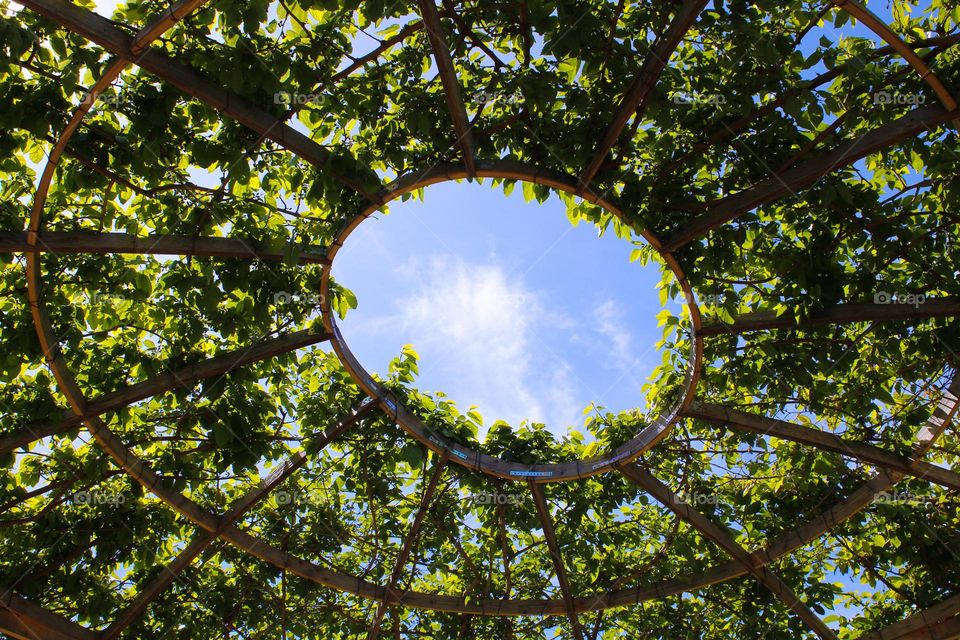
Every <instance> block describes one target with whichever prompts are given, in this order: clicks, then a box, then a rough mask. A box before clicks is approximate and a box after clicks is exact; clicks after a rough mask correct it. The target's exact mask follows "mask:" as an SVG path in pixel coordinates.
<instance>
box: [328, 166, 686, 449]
mask: <svg viewBox="0 0 960 640" xmlns="http://www.w3.org/2000/svg"><path fill="white" fill-rule="evenodd" d="M521 192H522V189H521V188H517V189H515V190H513V192H512V193H511V194H510V195H509V196H506V197H505V196H504V194H503V193H502V192H501V191H500V190H499V189H493V188H491V187H490V186H489V185H485V184H484V185H481V184H476V183H473V184H470V183H459V184H457V183H453V182H448V183H444V184H439V185H435V186H433V187H430V188H429V189H427V190H425V191H424V194H423V195H424V198H423V200H420V199H409V200H407V201H405V202H395V203H393V204H392V205H391V206H390V208H389V214H388V215H381V214H377V215H375V216H373V217H371V219H369V220H368V221H367V222H365V223H364V224H362V225H360V226H359V227H358V228H357V230H356V231H355V232H354V233H353V234H352V235H351V237H350V241H349V242H348V243H346V245H345V246H344V248H343V249H342V250H340V252H339V253H338V254H337V258H336V261H335V263H334V266H333V276H334V277H335V278H336V280H337V282H339V283H340V284H342V285H344V286H346V287H348V288H349V289H350V290H351V291H352V292H353V293H354V294H355V295H356V298H357V302H358V304H357V307H356V309H353V310H351V311H350V313H349V314H348V315H347V317H346V318H344V319H343V320H342V321H340V322H339V323H338V324H339V326H340V330H341V332H342V334H343V337H344V339H345V340H346V341H347V342H348V343H349V345H350V348H351V350H352V351H353V353H354V355H355V356H356V357H357V359H358V360H359V361H360V362H361V363H363V364H364V365H365V368H366V369H367V370H368V371H369V372H371V373H373V374H376V375H378V376H379V377H382V378H386V377H387V376H388V375H389V365H390V362H391V360H392V359H394V358H396V357H398V356H399V355H400V353H401V348H402V347H403V346H404V345H410V346H411V347H412V348H413V349H414V350H415V352H416V353H417V354H418V356H419V357H418V375H417V376H416V380H415V381H414V386H416V387H417V388H418V389H419V390H421V391H423V392H426V393H434V392H437V391H439V392H443V393H445V394H446V395H447V397H449V398H450V399H451V400H453V401H454V402H455V403H456V405H457V407H458V408H460V409H461V410H462V411H466V410H467V409H468V408H469V407H472V406H475V407H476V408H477V411H476V412H475V414H474V415H479V416H481V417H482V422H481V424H480V425H479V434H478V437H479V438H480V440H481V441H482V440H483V438H484V436H485V434H486V431H487V429H489V428H490V425H491V424H493V423H494V422H495V421H498V420H502V421H504V422H507V423H509V424H510V425H512V426H518V425H520V424H522V423H524V422H537V423H543V424H545V425H546V426H547V428H548V429H549V430H550V431H551V432H552V433H553V434H554V435H557V436H563V435H567V434H568V433H569V431H570V430H571V429H575V430H578V431H579V432H581V433H582V434H583V436H584V437H585V438H587V439H588V440H589V439H590V438H591V436H590V432H589V431H588V430H587V429H585V428H584V422H585V420H586V419H587V418H588V416H589V415H594V416H595V415H596V414H598V413H599V412H601V411H610V412H613V413H619V412H622V411H632V410H635V409H636V408H640V409H641V410H644V411H645V410H646V408H647V407H646V400H645V392H644V385H645V384H646V382H647V378H648V377H649V375H650V374H651V373H652V372H653V371H654V369H655V368H656V366H657V365H658V364H660V353H659V350H658V349H657V347H656V345H657V343H658V342H659V341H660V340H661V339H662V336H663V331H662V327H660V326H658V318H657V314H658V313H659V312H660V311H661V310H662V309H663V308H664V307H662V306H661V304H660V301H659V299H658V292H657V285H658V284H659V282H660V278H661V270H660V263H659V262H658V261H651V262H649V263H647V264H646V265H641V262H640V261H639V260H637V261H634V262H631V261H630V257H631V253H632V249H633V247H631V245H630V244H629V242H628V241H625V240H624V239H622V238H618V237H616V235H615V233H614V231H613V230H612V229H610V230H608V232H607V233H605V234H603V236H602V237H600V238H598V237H597V228H596V227H595V226H594V225H592V224H590V223H589V222H581V223H580V224H578V225H577V226H576V227H574V226H573V225H571V224H570V222H569V221H568V220H567V216H566V206H565V205H564V203H563V202H561V200H560V198H559V197H558V196H557V195H556V194H550V196H549V197H548V198H547V200H546V201H544V202H543V203H539V202H537V201H536V200H531V201H529V202H528V201H527V200H526V199H525V197H524V196H523V194H522V193H521ZM641 242H642V241H641ZM667 306H668V307H673V308H672V309H671V311H672V312H673V313H679V304H678V303H676V302H673V301H671V303H668V305H667ZM591 407H593V409H592V410H591ZM585 410H586V412H585Z"/></svg>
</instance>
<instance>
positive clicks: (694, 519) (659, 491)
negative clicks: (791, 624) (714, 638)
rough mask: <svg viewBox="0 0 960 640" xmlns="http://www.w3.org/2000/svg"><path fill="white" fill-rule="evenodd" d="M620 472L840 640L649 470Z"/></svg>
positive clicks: (823, 633)
mask: <svg viewBox="0 0 960 640" xmlns="http://www.w3.org/2000/svg"><path fill="white" fill-rule="evenodd" d="M620 472H621V473H623V475H625V476H626V477H627V478H629V479H630V480H632V481H633V482H635V483H637V484H638V485H640V486H641V487H642V488H643V489H644V490H645V491H646V492H647V493H649V494H650V495H652V496H653V497H654V498H656V500H657V501H658V502H660V503H661V504H663V506H665V507H667V508H668V509H670V510H671V511H673V512H674V513H675V514H677V516H678V517H680V518H682V519H683V520H685V521H686V522H688V523H689V524H690V525H692V526H693V527H694V528H695V529H696V530H697V531H699V532H700V533H702V534H703V535H704V536H705V537H707V538H709V539H710V540H712V541H713V542H715V543H716V544H717V545H719V546H720V547H721V548H722V549H723V550H724V551H726V552H727V553H728V554H730V555H731V556H732V557H733V558H734V560H736V561H737V562H739V563H740V564H742V565H743V566H744V568H745V569H746V570H747V571H748V572H749V573H750V574H751V575H752V576H753V577H754V578H756V579H757V581H759V582H760V583H761V584H762V585H763V586H765V587H766V588H767V589H769V590H770V591H771V592H773V594H774V595H776V596H777V597H778V598H780V600H782V601H783V602H784V603H785V604H786V605H787V606H788V607H790V609H791V610H792V611H793V612H794V613H795V614H797V616H798V617H799V618H800V619H801V620H803V621H804V622H805V623H806V624H807V626H809V627H810V628H811V629H813V631H814V632H815V633H816V634H817V635H818V636H820V637H821V638H824V639H826V640H837V636H836V634H834V633H833V631H832V630H831V629H830V627H828V626H827V625H826V624H825V623H824V622H823V620H821V619H820V618H819V616H817V615H816V614H815V613H814V612H813V611H812V610H811V609H810V607H808V606H807V605H806V604H805V603H804V602H803V601H802V600H800V598H799V597H798V596H797V595H796V594H795V593H794V592H793V590H792V589H791V588H790V587H789V586H788V585H787V584H786V583H785V582H784V581H783V580H781V579H780V577H779V576H777V574H775V573H774V572H772V571H770V570H769V569H767V568H766V567H763V566H758V565H757V563H756V562H755V560H754V558H753V556H752V555H751V554H750V552H748V551H747V550H746V549H744V548H743V547H741V546H740V544H739V543H738V542H737V541H736V540H735V539H734V538H733V536H731V535H730V534H729V533H727V532H726V531H725V530H724V529H723V528H721V527H720V526H719V525H717V524H715V523H714V522H713V521H711V520H710V519H708V518H707V517H706V516H704V515H703V514H701V513H700V512H699V511H697V510H696V509H694V508H693V507H691V506H690V505H689V504H687V503H686V502H685V501H684V500H683V498H681V497H680V496H678V495H677V494H676V493H674V492H673V491H671V490H670V488H669V487H668V486H667V485H665V484H663V483H662V482H660V481H659V480H658V479H657V478H655V477H654V476H653V475H652V474H651V473H650V472H648V471H646V470H645V469H642V468H640V467H638V466H636V465H634V464H630V465H625V466H623V467H621V468H620Z"/></svg>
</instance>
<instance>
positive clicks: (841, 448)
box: [682, 401, 960, 490]
mask: <svg viewBox="0 0 960 640" xmlns="http://www.w3.org/2000/svg"><path fill="white" fill-rule="evenodd" d="M682 414H683V415H685V416H687V417H689V418H699V419H702V420H706V421H708V422H714V423H717V424H723V425H727V426H729V427H732V428H734V429H739V430H741V431H750V432H752V433H759V434H762V435H769V436H773V437H775V438H781V439H783V440H791V441H793V442H799V443H800V444H804V445H807V446H810V447H814V448H817V449H822V450H825V451H832V452H834V453H839V454H841V455H845V456H850V457H852V458H856V459H858V460H860V461H861V462H866V463H867V464H871V465H875V466H878V467H881V468H883V469H890V470H893V471H897V472H899V473H903V474H905V475H909V476H913V477H915V478H920V479H922V480H929V481H931V482H936V483H937V484H940V485H943V486H944V487H947V488H949V489H954V490H960V473H956V472H954V471H951V470H950V469H945V468H943V467H938V466H936V465H933V464H930V463H929V462H924V461H923V460H915V459H911V458H906V457H904V456H900V455H897V454H895V453H891V452H889V451H884V450H883V449H881V448H880V447H875V446H873V445H871V444H867V443H865V442H857V441H855V440H848V439H846V438H841V437H840V436H837V435H834V434H832V433H829V432H826V431H820V430H819V429H812V428H810V427H805V426H802V425H799V424H794V423H792V422H786V421H785V420H778V419H776V418H768V417H765V416H758V415H755V414H752V413H747V412H745V411H738V410H736V409H729V408H727V407H723V406H720V405H716V404H709V403H704V402H698V401H694V402H693V403H691V405H690V406H689V407H688V408H687V409H685V410H684V411H683V412H682Z"/></svg>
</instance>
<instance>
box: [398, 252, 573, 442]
mask: <svg viewBox="0 0 960 640" xmlns="http://www.w3.org/2000/svg"><path fill="white" fill-rule="evenodd" d="M405 271H406V274H407V275H409V276H411V277H415V278H417V281H418V283H419V284H418V286H417V287H416V288H415V291H414V293H413V294H412V296H411V297H410V298H409V299H407V300H405V301H403V302H402V303H401V308H400V310H399V314H398V317H397V320H398V321H399V322H400V323H401V328H402V330H403V332H404V334H405V335H408V336H409V340H410V342H412V343H413V344H414V345H415V346H416V348H417V349H418V350H419V351H420V355H421V368H422V370H423V372H424V374H425V376H426V375H427V374H428V370H430V371H429V373H430V374H432V375H431V377H434V376H436V377H438V378H441V379H445V380H447V381H448V383H447V384H446V386H445V388H443V389H442V390H443V391H445V392H446V393H448V394H450V395H451V396H452V397H454V398H455V399H457V400H458V401H459V402H467V403H472V404H476V405H478V406H479V407H480V409H481V410H482V411H484V412H485V414H486V415H484V418H485V421H486V422H487V424H488V425H489V423H490V422H492V421H493V420H495V419H504V420H507V421H508V422H510V423H512V424H518V423H519V422H520V421H521V420H524V419H529V420H533V421H538V422H545V423H546V424H547V425H548V426H550V427H551V428H552V429H554V430H555V431H561V430H564V428H565V427H566V426H568V425H570V424H572V423H574V422H576V421H577V419H578V417H579V413H580V410H581V409H582V407H583V406H584V404H585V402H583V400H584V399H583V397H582V391H581V390H580V389H578V388H577V386H578V385H577V382H576V380H575V379H574V377H573V375H572V373H571V372H572V369H571V367H570V365H569V363H567V362H566V361H565V360H564V359H562V358H560V357H559V356H556V355H554V354H552V353H550V352H546V353H545V350H544V349H542V348H540V345H539V344H538V340H537V338H536V335H537V333H538V332H542V331H544V330H547V329H549V328H552V327H556V326H557V324H558V323H559V324H563V323H564V322H565V319H564V318H563V316H562V314H558V313H557V312H556V311H555V310H549V309H547V308H546V307H545V305H544V303H543V301H542V300H541V298H540V296H539V295H537V294H536V293H535V292H533V291H530V290H529V289H527V288H526V286H525V285H524V283H523V282H522V281H518V280H510V279H508V277H507V274H506V272H505V271H504V269H503V268H501V267H500V266H497V265H491V264H480V265H477V264H468V263H466V262H464V261H463V260H460V259H451V258H449V257H434V258H432V259H430V260H428V261H427V262H426V263H420V264H413V265H408V268H407V269H406V270H405ZM464 408H465V407H464Z"/></svg>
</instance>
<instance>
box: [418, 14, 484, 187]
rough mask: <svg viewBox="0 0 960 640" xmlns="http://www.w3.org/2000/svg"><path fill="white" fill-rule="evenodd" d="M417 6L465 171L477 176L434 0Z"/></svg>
mask: <svg viewBox="0 0 960 640" xmlns="http://www.w3.org/2000/svg"><path fill="white" fill-rule="evenodd" d="M417 2H418V3H419V5H420V15H421V16H422V17H423V25H424V28H425V30H426V32H427V37H428V38H429V39H430V47H431V48H432V49H433V59H434V60H435V61H436V63H437V73H438V74H439V76H440V81H441V82H442V83H443V92H444V95H445V96H446V99H447V107H448V108H449V110H450V117H451V118H452V119H453V128H454V131H455V132H456V135H457V145H458V146H459V147H460V150H461V151H462V152H463V162H464V164H465V165H466V167H467V172H468V173H469V174H470V175H471V176H474V175H476V173H477V165H476V160H475V157H474V155H475V152H474V145H473V134H472V133H471V132H470V121H469V120H468V119H467V110H466V107H464V105H463V95H462V94H461V89H460V81H459V80H458V79H457V74H456V72H455V71H454V70H453V60H451V58H450V49H449V46H448V45H447V40H446V38H445V37H444V35H443V25H442V24H440V14H439V13H438V12H437V5H436V4H434V0H417Z"/></svg>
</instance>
